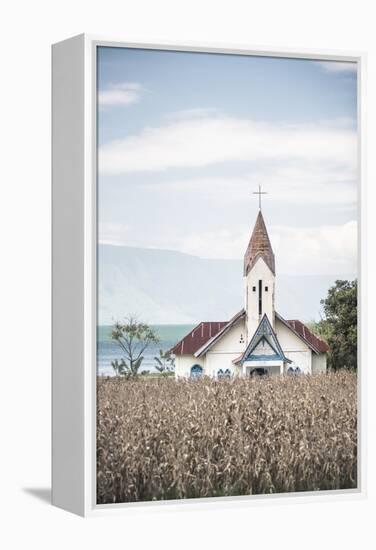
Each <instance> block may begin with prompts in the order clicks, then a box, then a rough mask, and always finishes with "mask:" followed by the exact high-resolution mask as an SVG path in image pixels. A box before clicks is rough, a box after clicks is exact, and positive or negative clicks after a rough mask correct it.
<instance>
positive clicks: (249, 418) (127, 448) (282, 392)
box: [97, 372, 357, 504]
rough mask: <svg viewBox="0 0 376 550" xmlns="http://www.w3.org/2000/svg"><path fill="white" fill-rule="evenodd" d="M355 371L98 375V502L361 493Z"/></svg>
mask: <svg viewBox="0 0 376 550" xmlns="http://www.w3.org/2000/svg"><path fill="white" fill-rule="evenodd" d="M356 457H357V428H356V374H354V373H349V372H340V373H333V374H328V375H318V376H299V377H295V376H285V377H275V378H274V377H270V378H260V379H240V378H238V379H233V380H220V381H217V382H216V381H213V380H211V379H208V378H203V379H200V380H194V381H192V380H188V381H181V382H175V380H174V379H168V378H165V379H163V378H160V379H147V378H145V377H142V378H140V379H138V380H135V381H126V380H119V379H100V378H99V379H98V419H97V501H98V503H101V504H102V503H112V502H131V501H132V502H133V501H146V500H160V499H181V498H192V497H209V496H223V495H249V494H259V493H284V492H289V491H316V490H325V489H345V488H354V487H356V484H357V479H356V470H357V458H356Z"/></svg>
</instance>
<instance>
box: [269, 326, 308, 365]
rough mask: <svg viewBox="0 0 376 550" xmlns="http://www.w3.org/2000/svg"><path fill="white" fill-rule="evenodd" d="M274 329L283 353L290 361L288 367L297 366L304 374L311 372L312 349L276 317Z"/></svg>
mask: <svg viewBox="0 0 376 550" xmlns="http://www.w3.org/2000/svg"><path fill="white" fill-rule="evenodd" d="M275 331H276V334H277V338H278V340H279V343H280V344H281V347H282V349H283V352H284V354H285V355H286V357H287V358H288V359H290V360H291V361H292V363H291V364H289V365H287V367H286V370H287V369H288V368H289V367H293V368H296V367H299V368H300V370H301V371H302V372H304V373H306V374H311V372H312V355H313V354H312V350H311V348H309V347H308V346H307V344H305V343H304V342H303V340H302V339H301V338H299V337H298V336H296V334H294V332H293V331H292V330H290V329H289V328H288V327H286V325H284V324H283V323H282V322H281V321H279V320H278V319H276V324H275Z"/></svg>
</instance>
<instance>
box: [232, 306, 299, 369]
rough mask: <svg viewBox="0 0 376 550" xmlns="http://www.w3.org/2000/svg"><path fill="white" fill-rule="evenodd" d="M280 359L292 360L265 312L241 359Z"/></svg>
mask: <svg viewBox="0 0 376 550" xmlns="http://www.w3.org/2000/svg"><path fill="white" fill-rule="evenodd" d="M268 359H270V360H279V361H288V362H289V363H290V362H291V361H290V360H289V359H287V357H286V356H285V354H284V353H283V350H282V348H281V345H280V343H279V341H278V338H277V335H276V333H275V332H274V330H273V327H272V325H271V324H270V321H269V319H268V316H267V315H266V314H265V315H264V316H263V318H262V319H261V321H260V323H259V326H258V327H257V329H256V332H255V333H254V335H253V336H252V338H251V341H250V342H249V344H248V346H247V349H246V350H245V352H244V353H243V356H242V357H241V359H240V361H241V362H242V363H244V361H258V360H262V361H265V360H268Z"/></svg>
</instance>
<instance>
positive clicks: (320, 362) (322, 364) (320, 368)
mask: <svg viewBox="0 0 376 550" xmlns="http://www.w3.org/2000/svg"><path fill="white" fill-rule="evenodd" d="M326 363H327V357H326V353H319V354H317V353H313V354H312V374H319V373H321V372H326Z"/></svg>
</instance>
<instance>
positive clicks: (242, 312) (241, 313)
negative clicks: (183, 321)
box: [195, 309, 245, 357]
mask: <svg viewBox="0 0 376 550" xmlns="http://www.w3.org/2000/svg"><path fill="white" fill-rule="evenodd" d="M244 316H245V310H244V309H241V310H240V311H239V312H238V313H237V314H236V315H234V317H232V318H231V319H230V320H229V321H228V323H226V324H225V325H224V326H223V327H222V329H221V330H220V331H219V332H218V333H217V334H215V335H214V336H213V337H212V338H211V339H210V340H208V341H207V342H206V343H204V344H203V346H202V347H201V348H200V349H198V350H197V351H196V353H195V356H196V357H200V356H201V355H203V354H204V353H206V352H207V351H209V349H210V348H211V347H212V346H214V344H215V343H216V342H218V341H219V340H220V339H221V338H222V337H223V336H224V335H225V334H227V332H228V331H229V330H230V329H231V328H232V327H233V326H234V325H235V324H236V323H237V322H238V321H239V320H240V319H242V318H243V317H244Z"/></svg>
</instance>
